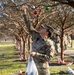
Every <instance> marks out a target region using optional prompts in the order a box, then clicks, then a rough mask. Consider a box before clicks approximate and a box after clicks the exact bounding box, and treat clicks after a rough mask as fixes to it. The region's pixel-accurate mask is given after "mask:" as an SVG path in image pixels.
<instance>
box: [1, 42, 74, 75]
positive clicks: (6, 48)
mask: <svg viewBox="0 0 74 75" xmlns="http://www.w3.org/2000/svg"><path fill="white" fill-rule="evenodd" d="M17 52H18V51H17V50H16V49H15V48H14V44H13V43H12V42H1V43H0V75H9V74H11V73H17V72H18V71H19V70H22V71H25V69H26V64H25V62H24V61H23V62H20V61H15V60H18V59H19V55H15V53H17ZM54 60H56V56H54V58H53V59H52V61H54ZM73 60H74V59H73ZM70 67H71V68H72V69H74V65H70ZM67 69H68V65H61V66H55V65H54V66H51V65H50V72H51V73H54V72H59V71H60V70H64V71H65V70H67Z"/></svg>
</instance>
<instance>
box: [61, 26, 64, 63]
mask: <svg viewBox="0 0 74 75" xmlns="http://www.w3.org/2000/svg"><path fill="white" fill-rule="evenodd" d="M63 37H64V29H63V25H62V32H61V60H62V62H63V61H64V39H63Z"/></svg>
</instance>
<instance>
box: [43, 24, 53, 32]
mask: <svg viewBox="0 0 74 75" xmlns="http://www.w3.org/2000/svg"><path fill="white" fill-rule="evenodd" d="M42 27H43V28H45V29H47V30H48V31H50V32H53V29H52V28H51V27H50V26H47V25H46V24H44V25H42Z"/></svg>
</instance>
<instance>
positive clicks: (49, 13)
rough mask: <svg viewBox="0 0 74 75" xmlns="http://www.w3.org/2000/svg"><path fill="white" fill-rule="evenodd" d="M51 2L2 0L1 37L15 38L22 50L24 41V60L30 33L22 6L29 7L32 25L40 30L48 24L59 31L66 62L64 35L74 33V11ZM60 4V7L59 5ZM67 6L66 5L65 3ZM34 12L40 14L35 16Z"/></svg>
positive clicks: (41, 0)
mask: <svg viewBox="0 0 74 75" xmlns="http://www.w3.org/2000/svg"><path fill="white" fill-rule="evenodd" d="M58 1H60V0H57V2H54V1H49V0H47V1H46V0H37V1H36V0H2V1H0V6H1V7H0V8H1V9H0V10H1V11H0V12H2V14H0V15H1V17H0V36H4V35H8V36H14V37H15V39H16V46H17V48H18V49H19V50H20V56H21V50H22V43H21V41H23V59H26V43H27V41H28V37H29V35H28V32H27V28H26V26H25V23H24V20H23V16H22V10H21V6H22V5H23V4H24V5H26V6H27V15H28V17H29V19H30V21H31V23H32V25H33V26H34V27H35V28H36V29H38V28H39V27H40V25H41V24H47V25H49V26H51V27H52V28H53V29H54V32H57V30H58V29H59V30H60V32H61V34H60V39H61V59H62V61H63V60H64V57H63V55H64V54H63V51H64V44H63V36H64V33H66V32H70V31H73V28H74V9H73V8H72V7H73V6H72V7H70V6H69V5H62V4H60V3H63V2H58ZM58 4H59V5H58ZM64 4H65V3H64ZM49 6H50V7H49ZM34 11H36V12H38V13H37V14H34Z"/></svg>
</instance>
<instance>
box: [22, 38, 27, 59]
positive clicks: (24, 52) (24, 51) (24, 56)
mask: <svg viewBox="0 0 74 75" xmlns="http://www.w3.org/2000/svg"><path fill="white" fill-rule="evenodd" d="M23 59H24V60H26V59H27V58H26V49H25V40H24V39H23Z"/></svg>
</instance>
